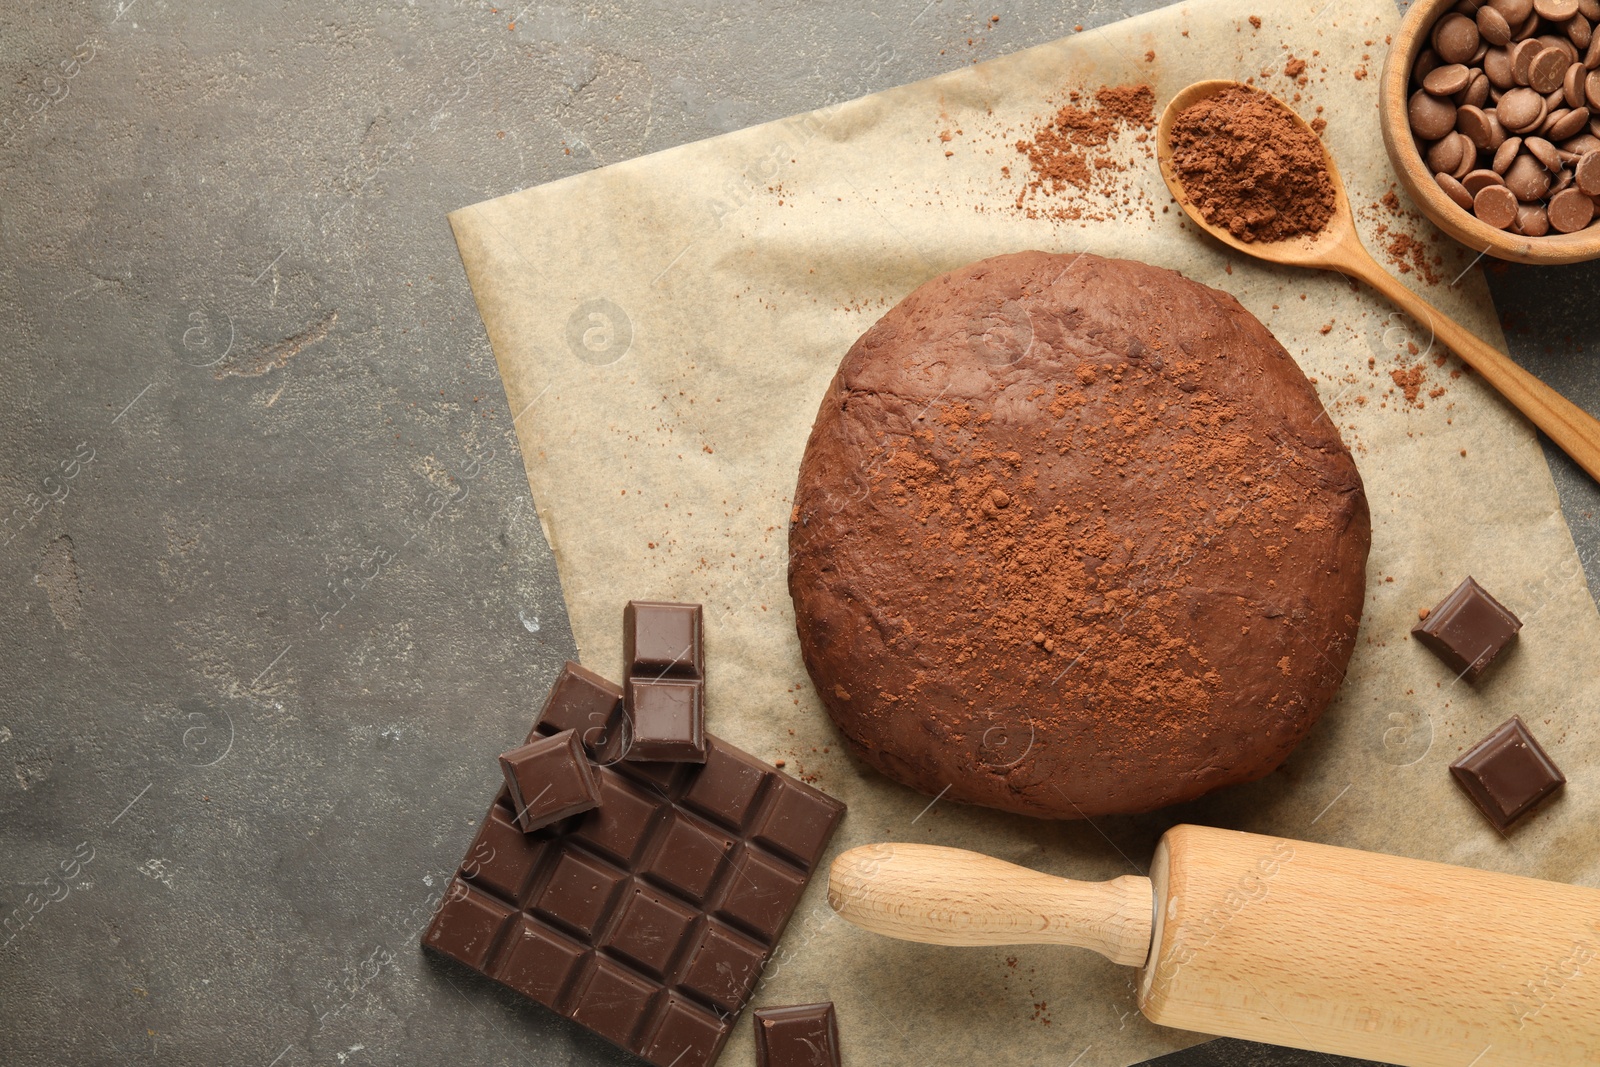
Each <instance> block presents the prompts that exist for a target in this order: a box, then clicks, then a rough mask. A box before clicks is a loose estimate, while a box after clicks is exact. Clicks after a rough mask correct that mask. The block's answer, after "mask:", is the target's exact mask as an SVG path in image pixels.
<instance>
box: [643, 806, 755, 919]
mask: <svg viewBox="0 0 1600 1067" xmlns="http://www.w3.org/2000/svg"><path fill="white" fill-rule="evenodd" d="M658 836H659V837H660V841H661V844H660V845H658V846H656V848H655V854H654V855H653V856H652V857H651V858H650V861H649V863H648V864H646V866H645V873H646V874H648V875H649V876H650V878H651V879H652V880H653V881H657V882H661V883H663V884H665V885H667V886H669V887H671V888H673V889H676V890H677V891H678V892H680V893H682V894H683V895H684V896H686V897H688V898H689V899H690V900H693V901H694V902H695V903H697V904H698V903H701V902H702V901H704V900H705V899H706V894H707V893H708V892H710V890H711V887H712V886H713V885H715V884H716V881H717V877H718V876H719V875H720V874H721V873H722V866H723V863H724V862H725V861H726V859H727V857H728V853H730V852H732V851H733V846H734V840H733V838H731V837H729V836H728V835H727V834H726V833H725V832H723V831H721V830H718V829H716V828H715V827H712V826H708V825H707V824H705V823H703V822H701V821H700V820H698V819H696V818H694V816H692V815H688V814H686V813H684V812H681V811H675V812H673V813H672V816H671V821H670V822H669V824H668V825H667V827H666V829H664V830H663V831H662V832H661V834H660V835H658Z"/></svg>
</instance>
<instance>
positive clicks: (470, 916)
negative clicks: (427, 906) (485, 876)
mask: <svg viewBox="0 0 1600 1067" xmlns="http://www.w3.org/2000/svg"><path fill="white" fill-rule="evenodd" d="M513 914H514V911H513V909H511V908H509V907H507V906H506V904H505V903H504V902H503V901H500V900H496V899H495V898H494V897H492V896H490V895H489V894H487V893H480V892H478V891H477V890H476V889H473V888H472V887H471V886H469V885H467V883H465V882H463V881H461V880H460V879H459V878H458V879H456V880H455V881H453V882H451V883H450V888H449V889H447V890H446V891H445V899H444V903H443V904H441V905H440V907H439V910H438V911H437V912H436V913H434V916H433V922H431V923H429V924H428V932H427V933H425V934H423V935H422V943H423V944H424V945H427V946H428V947H429V948H431V949H434V950H436V951H439V952H443V953H444V954H445V955H446V956H453V957H455V958H456V959H458V960H460V961H461V962H462V963H465V964H466V965H467V966H468V967H473V968H476V969H478V970H482V969H483V966H484V964H485V963H487V962H488V960H489V954H490V952H492V951H493V950H494V947H495V942H496V940H497V939H498V938H499V936H500V931H501V930H503V929H505V926H506V921H507V920H509V919H510V918H511V916H512V915H513Z"/></svg>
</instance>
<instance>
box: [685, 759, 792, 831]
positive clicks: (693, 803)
mask: <svg viewBox="0 0 1600 1067" xmlns="http://www.w3.org/2000/svg"><path fill="white" fill-rule="evenodd" d="M776 773H777V771H776V770H775V769H773V768H769V767H768V766H767V765H766V764H764V763H762V762H760V761H759V760H757V759H756V758H755V757H754V756H747V755H745V754H744V753H743V752H740V751H739V750H738V749H736V748H733V747H731V746H729V745H723V746H720V747H717V746H713V747H712V749H711V751H710V752H709V753H707V754H706V763H705V767H704V768H703V769H702V770H701V771H700V772H699V773H698V774H696V775H695V777H694V780H693V781H692V782H691V783H690V784H689V791H688V792H687V793H685V794H684V800H686V801H688V803H689V806H690V807H692V808H694V809H695V810H696V811H698V812H700V814H702V815H704V816H706V817H707V818H710V819H715V820H716V821H717V822H720V823H722V824H723V825H724V826H726V827H728V828H729V829H730V830H734V831H739V830H742V829H744V826H745V822H746V818H747V816H748V815H749V813H750V812H751V811H752V810H754V808H755V806H756V799H757V797H758V796H759V794H760V793H761V787H762V786H763V785H765V784H766V782H767V779H768V778H769V777H771V776H772V775H774V774H776Z"/></svg>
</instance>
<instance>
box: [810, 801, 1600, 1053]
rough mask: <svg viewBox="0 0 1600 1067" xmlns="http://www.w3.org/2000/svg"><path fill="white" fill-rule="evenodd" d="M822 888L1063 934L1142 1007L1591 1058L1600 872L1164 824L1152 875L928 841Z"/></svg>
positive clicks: (899, 928)
mask: <svg viewBox="0 0 1600 1067" xmlns="http://www.w3.org/2000/svg"><path fill="white" fill-rule="evenodd" d="M828 903H830V904H832V905H833V908H834V910H835V911H837V912H838V913H839V914H840V915H841V916H843V917H844V918H845V919H848V920H849V921H850V922H852V923H854V924H855V925H857V926H860V927H863V928H865V929H868V930H872V931H875V932H877V933H880V934H887V935H888V936H890V937H898V938H902V939H904V940H908V941H923V942H928V943H931V944H936V945H1021V944H1049V945H1074V946H1077V947H1080V948H1090V949H1094V950H1095V951H1096V952H1099V953H1101V954H1102V955H1104V956H1106V957H1108V958H1109V959H1111V960H1113V961H1114V962H1116V963H1121V964H1125V965H1127V966H1130V967H1138V968H1139V969H1140V970H1139V983H1138V985H1139V1008H1140V1010H1141V1011H1143V1012H1144V1014H1145V1016H1146V1017H1147V1018H1148V1019H1150V1021H1151V1022H1155V1023H1159V1024H1161V1025H1163V1026H1175V1027H1181V1028H1183V1029H1185V1030H1195V1031H1199V1032H1201V1033H1207V1034H1218V1035H1222V1036H1226V1037H1239V1038H1245V1039H1248V1040H1251V1041H1266V1042H1270V1043H1272V1044H1276V1045H1288V1046H1291V1047H1293V1048H1302V1049H1312V1050H1315V1051H1318V1052H1328V1053H1335V1054H1339V1055H1344V1056H1359V1057H1363V1058H1366V1059H1372V1060H1381V1061H1383V1062H1386V1063H1396V1064H1403V1065H1405V1067H1512V1065H1516V1067H1528V1065H1549V1067H1558V1065H1559V1067H1573V1065H1576V1064H1600V959H1597V958H1596V957H1597V956H1600V890H1597V889H1590V888H1587V887H1584V886H1573V885H1562V884H1560V883H1556V882H1541V881H1537V880H1535V879H1532V878H1519V877H1516V876H1514V875H1509V874H1494V873H1492V872H1489V871H1478V870H1472V869H1469V868H1466V867H1451V866H1448V865H1446V864H1442V863H1428V862H1425V861H1422V860H1409V859H1400V858H1398V857H1395V856H1384V855H1379V854H1377V853H1373V852H1358V851H1356V850H1354V849H1345V848H1335V847H1333V846H1331V845H1315V844H1309V843H1307V842H1304V841H1289V840H1284V839H1282V838H1276V837H1261V836H1258V835H1256V834H1244V833H1238V832H1236V831H1232V830H1218V829H1213V828H1209V827H1204V826H1175V827H1173V828H1172V829H1171V830H1169V831H1167V833H1166V835H1165V836H1164V837H1163V838H1162V839H1161V843H1160V845H1159V846H1158V847H1157V848H1156V854H1155V860H1154V862H1153V863H1152V864H1151V866H1150V877H1148V878H1141V877H1137V876H1133V875H1128V876H1124V877H1122V878H1117V879H1114V880H1112V881H1110V882H1100V883H1093V882H1074V881H1071V880H1068V879H1065V878H1056V877H1053V876H1051V875H1047V874H1042V873H1040V872H1038V871H1030V870H1028V869H1026V868H1024V867H1018V866H1016V865H1014V864H1010V863H1005V862H1003V861H1001V860H997V859H993V858H991V857H988V856H982V855H979V854H977V853H975V852H966V851H963V850H961V849H955V848H941V847H939V846H936V845H912V844H879V845H866V846H863V847H861V848H855V849H851V850H850V851H849V852H846V853H844V854H843V855H841V856H840V857H839V858H838V859H836V860H834V863H833V870H832V873H831V875H830V877H829V881H828Z"/></svg>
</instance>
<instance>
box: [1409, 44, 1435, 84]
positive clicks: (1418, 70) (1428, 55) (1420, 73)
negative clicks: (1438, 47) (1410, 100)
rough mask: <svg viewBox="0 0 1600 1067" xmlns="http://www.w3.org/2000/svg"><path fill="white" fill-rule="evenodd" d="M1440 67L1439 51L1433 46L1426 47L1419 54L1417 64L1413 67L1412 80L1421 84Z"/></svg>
mask: <svg viewBox="0 0 1600 1067" xmlns="http://www.w3.org/2000/svg"><path fill="white" fill-rule="evenodd" d="M1438 68H1439V53H1437V52H1435V51H1434V50H1433V49H1431V48H1424V49H1423V50H1422V51H1421V52H1419V53H1418V54H1417V62H1416V65H1415V66H1413V67H1412V68H1411V80H1412V81H1414V82H1416V83H1417V84H1418V85H1421V84H1422V83H1423V82H1424V81H1425V80H1426V79H1427V77H1428V75H1429V74H1432V73H1433V72H1434V71H1435V70H1437V69H1438Z"/></svg>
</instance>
